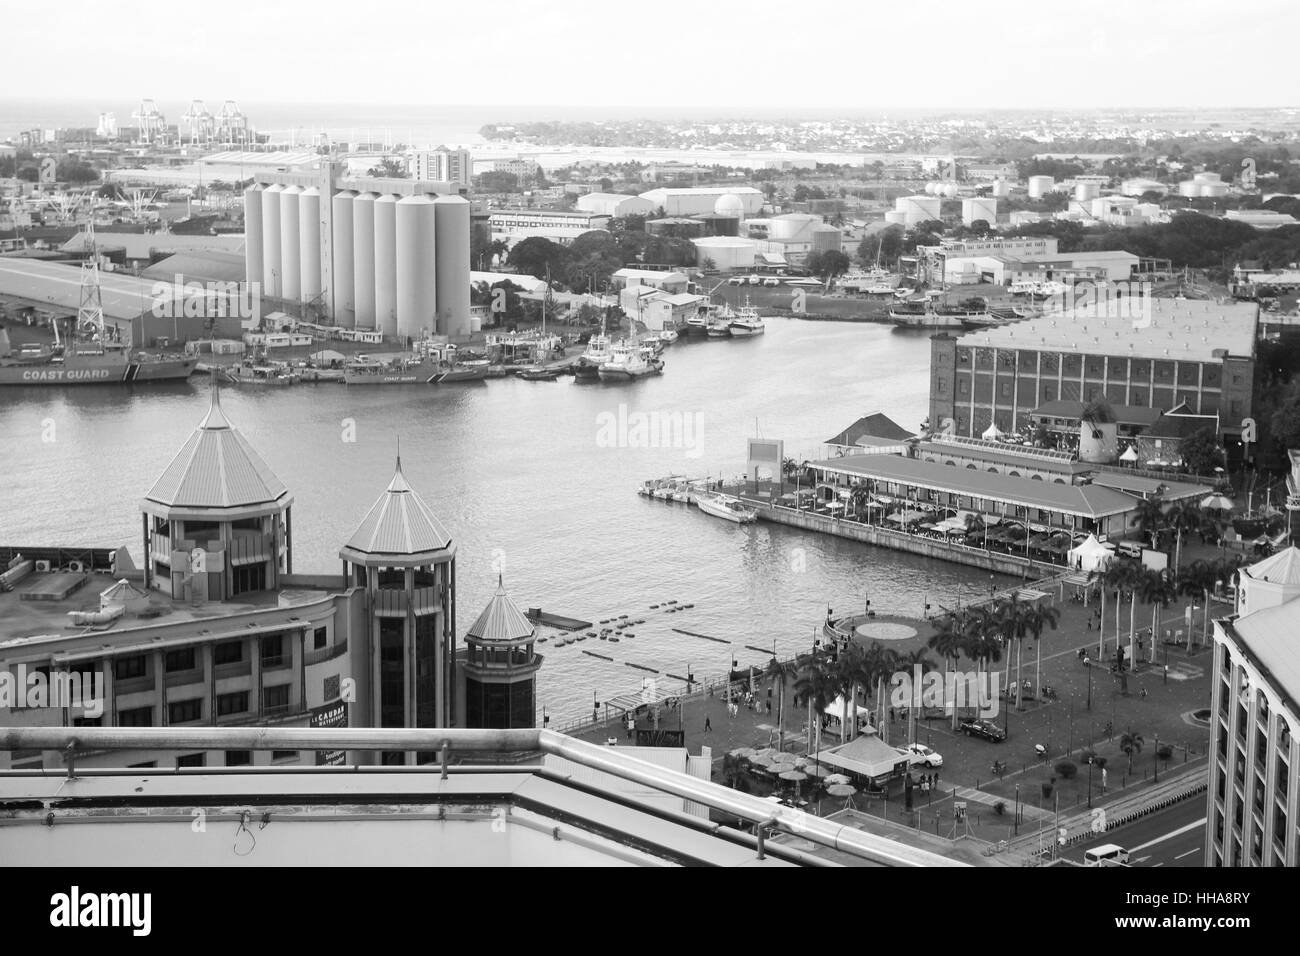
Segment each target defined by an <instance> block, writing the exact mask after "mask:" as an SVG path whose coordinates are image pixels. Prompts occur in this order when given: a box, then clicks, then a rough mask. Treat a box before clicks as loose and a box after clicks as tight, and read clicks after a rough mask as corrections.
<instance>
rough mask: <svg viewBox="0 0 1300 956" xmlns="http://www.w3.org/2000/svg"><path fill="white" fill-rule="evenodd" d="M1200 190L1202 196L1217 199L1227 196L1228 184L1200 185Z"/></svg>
mask: <svg viewBox="0 0 1300 956" xmlns="http://www.w3.org/2000/svg"><path fill="white" fill-rule="evenodd" d="M1200 190H1201V195H1202V196H1213V197H1214V198H1216V199H1217V198H1218V197H1220V196H1226V195H1228V184H1227V183H1201V184H1200Z"/></svg>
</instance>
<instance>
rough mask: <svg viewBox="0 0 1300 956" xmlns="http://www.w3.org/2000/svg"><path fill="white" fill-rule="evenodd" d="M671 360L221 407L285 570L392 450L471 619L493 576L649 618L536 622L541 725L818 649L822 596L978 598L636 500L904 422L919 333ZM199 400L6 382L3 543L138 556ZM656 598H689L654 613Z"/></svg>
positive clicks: (191, 394) (349, 521)
mask: <svg viewBox="0 0 1300 956" xmlns="http://www.w3.org/2000/svg"><path fill="white" fill-rule="evenodd" d="M664 357H665V360H666V363H667V369H666V371H665V373H664V374H663V375H662V376H658V377H652V378H648V379H643V380H640V381H636V382H630V383H625V384H608V383H592V384H586V383H576V382H575V381H574V380H573V379H572V378H561V379H559V380H558V381H551V382H545V381H542V382H528V381H521V380H518V379H500V380H493V381H487V382H480V383H475V384H465V385H448V386H427V385H426V386H402V387H388V388H373V387H372V388H364V387H356V386H353V387H347V386H343V385H339V384H320V385H298V386H294V387H291V388H284V389H265V390H256V389H236V388H227V389H225V390H223V392H222V398H221V401H222V405H223V407H224V408H225V409H226V412H227V414H228V416H229V418H230V419H231V421H232V422H233V423H234V424H235V426H236V427H237V428H239V429H240V431H241V432H242V433H243V434H244V435H245V436H246V437H247V439H248V440H249V441H250V442H251V443H252V445H253V447H254V448H255V449H256V450H257V451H258V453H259V454H260V455H261V456H262V457H263V458H264V459H265V460H266V462H267V463H268V465H269V466H270V467H271V468H272V470H273V471H274V472H275V473H276V474H277V475H278V476H279V477H280V479H281V480H282V481H283V482H284V483H285V484H286V485H287V486H288V488H289V491H290V493H291V494H292V495H293V497H294V505H293V531H294V570H295V571H296V572H300V573H332V574H337V573H339V572H340V571H341V561H340V559H339V558H338V550H339V548H340V546H342V545H343V544H344V542H346V541H347V539H348V537H349V536H350V535H351V533H352V531H353V530H354V529H355V527H356V526H357V524H358V523H359V522H360V520H361V518H362V517H363V516H364V514H365V513H366V511H367V510H368V509H369V507H370V505H371V504H372V503H373V502H374V501H375V499H376V498H377V497H378V496H379V495H380V493H381V492H382V491H383V489H384V488H385V486H386V485H387V483H388V481H389V479H390V478H391V476H392V472H393V464H394V458H395V456H396V454H397V450H398V446H399V443H400V448H401V455H402V465H403V470H404V472H405V474H406V476H407V478H408V480H409V481H410V482H411V484H412V485H413V486H414V487H415V489H416V490H417V491H418V492H419V493H420V494H421V495H423V496H424V498H425V499H426V500H427V501H428V503H429V504H430V506H431V507H432V508H433V509H434V511H435V512H436V513H437V514H438V515H439V516H440V517H441V518H442V520H443V523H444V524H445V525H446V526H447V528H448V529H449V530H450V532H451V534H452V536H453V539H454V540H455V542H456V546H457V564H458V567H457V575H458V581H457V625H458V629H459V632H460V633H461V634H463V633H464V631H465V630H466V629H467V628H468V627H469V625H470V624H471V623H472V622H473V621H474V619H475V617H476V616H477V615H478V612H479V611H480V610H481V609H482V608H483V606H484V605H485V604H486V603H487V601H488V599H489V597H490V596H491V594H492V592H493V590H494V588H495V587H496V582H497V575H498V574H501V575H502V576H503V577H504V581H505V585H506V587H507V589H508V591H509V593H510V594H511V596H512V597H513V598H514V600H515V601H516V602H517V603H518V604H519V605H520V607H522V608H528V607H541V608H543V609H544V610H547V611H551V612H554V613H556V614H561V615H566V616H569V617H576V618H581V619H584V620H589V621H592V622H593V623H594V622H598V621H600V620H602V619H607V618H617V617H618V616H620V615H628V619H629V620H634V621H635V620H641V619H644V620H645V623H644V624H636V625H632V626H630V627H628V628H627V630H628V631H631V632H632V633H633V634H634V635H635V636H634V637H626V636H625V637H622V638H621V640H620V641H619V643H617V644H610V643H609V642H607V641H600V640H597V639H595V638H588V639H587V640H586V641H584V642H582V643H576V644H570V645H568V646H566V647H555V646H554V640H555V637H556V636H557V635H558V634H559V632H555V631H552V630H550V629H543V631H542V632H541V633H544V634H546V635H547V636H548V637H549V638H550V640H549V641H548V642H547V643H546V644H544V645H542V646H541V647H540V648H539V649H540V650H541V651H542V652H543V654H544V655H545V658H546V663H545V665H544V666H543V668H542V671H541V673H540V677H539V698H540V703H542V704H544V705H545V707H546V710H547V713H548V714H549V715H551V716H552V717H553V720H552V726H554V725H556V723H562V722H563V721H564V720H565V719H566V718H570V717H577V716H581V715H582V714H583V713H586V714H590V711H591V704H592V702H593V701H594V700H604V699H607V698H608V697H610V696H614V695H617V694H625V693H630V692H632V691H635V690H636V689H637V688H639V687H640V686H641V681H642V678H644V677H648V676H652V675H651V674H650V673H649V672H648V671H645V670H640V669H637V668H633V667H630V666H628V664H638V665H642V666H643V667H646V668H652V669H654V670H658V671H660V672H661V675H660V679H662V680H664V681H665V683H666V684H667V686H668V687H670V688H677V687H680V686H681V684H680V682H678V681H675V680H671V679H668V678H666V677H665V676H664V675H667V674H676V675H684V674H686V673H687V670H688V669H689V670H690V671H691V672H692V673H693V674H694V675H695V676H696V677H697V678H702V677H710V676H718V675H721V674H722V673H724V672H725V671H726V669H727V668H728V667H729V666H730V664H731V662H732V660H735V661H737V662H738V663H739V665H740V666H742V667H743V666H745V665H747V664H762V663H764V662H765V661H766V660H767V658H768V657H770V655H771V651H770V649H771V648H772V647H773V645H774V644H775V648H776V650H777V652H778V653H779V654H782V655H783V656H788V655H791V654H793V653H794V652H796V651H798V650H801V649H804V648H807V647H809V646H810V645H811V642H812V638H813V632H814V629H815V628H816V627H817V626H818V625H819V624H820V623H821V622H822V621H823V620H824V619H825V617H826V611H827V607H828V606H830V607H832V608H834V609H835V610H836V613H842V612H846V611H850V610H856V609H858V608H861V607H862V606H863V604H864V601H865V600H866V599H867V598H870V600H871V607H872V609H873V610H876V611H880V612H887V613H894V614H902V615H908V616H912V617H920V616H921V614H922V611H923V607H924V604H925V603H926V601H927V600H928V601H929V603H930V604H931V605H932V606H933V607H932V610H935V611H937V610H939V609H940V607H941V606H952V604H953V602H955V601H956V600H957V599H958V598H960V599H961V600H963V601H966V600H969V599H971V598H972V597H978V596H980V595H983V594H987V593H988V589H989V584H990V582H989V576H988V574H987V572H981V571H977V570H974V569H970V568H966V567H962V566H960V565H956V564H949V563H946V562H941V561H932V560H927V559H924V558H920V557H915V556H911V555H905V554H900V553H896V552H892V551H888V550H883V549H877V548H872V547H869V546H866V545H862V544H858V543H855V542H850V541H844V540H839V539H835V538H831V537H828V536H823V535H818V534H815V533H810V532H804V531H800V530H798V529H794V528H785V527H781V526H777V525H772V524H767V523H763V522H759V523H758V524H752V525H744V526H740V525H735V524H732V523H730V522H726V521H722V520H719V519H717V518H712V517H709V516H707V515H704V514H702V513H700V512H699V511H698V510H697V509H695V508H691V507H688V506H686V505H684V504H673V503H669V502H663V501H655V500H651V499H648V498H644V497H641V496H639V495H637V494H636V489H637V487H638V485H639V484H640V483H641V482H642V481H644V480H645V479H647V478H655V477H661V476H666V475H673V474H677V475H685V476H689V477H705V476H713V477H726V478H730V477H735V476H738V475H740V474H741V473H742V472H743V470H744V461H745V450H746V439H747V438H748V437H753V436H756V435H757V436H759V437H763V438H768V439H775V438H779V439H783V440H784V442H785V454H786V456H787V457H792V458H796V459H799V460H803V459H807V458H814V457H818V456H820V455H821V454H822V443H823V442H824V441H825V440H826V439H828V438H830V437H831V436H833V435H835V434H836V433H838V432H839V431H841V430H842V429H843V428H845V427H846V426H847V425H849V424H850V423H852V422H853V421H855V420H856V419H858V418H859V417H861V416H862V415H866V414H869V413H871V412H874V411H878V410H879V411H884V412H885V413H886V414H888V415H890V416H891V417H892V418H894V419H895V420H896V421H898V422H899V423H900V424H901V425H903V426H904V427H907V428H909V429H916V428H917V427H918V425H919V423H920V422H921V420H922V419H923V418H924V416H925V413H926V405H927V388H928V381H929V375H928V369H929V340H928V338H927V337H926V336H925V335H923V334H922V335H917V334H907V333H901V332H898V331H896V330H894V329H892V328H890V327H888V326H883V325H874V324H858V323H853V324H849V323H832V322H801V321H798V320H793V319H768V320H767V333H766V334H765V335H762V336H759V337H756V338H752V339H746V340H724V341H706V340H697V341H688V340H686V339H683V340H681V341H679V342H678V343H677V344H676V345H674V346H672V347H671V348H670V349H668V350H667V351H666V352H665V356H664ZM208 401H209V397H208V389H207V380H206V378H204V377H203V376H196V377H195V378H194V379H193V380H192V381H191V382H190V383H189V384H180V385H174V386H173V385H157V386H148V387H137V388H134V389H131V388H120V387H100V386H83V387H78V388H64V389H58V388H13V389H6V390H5V391H4V393H3V394H0V448H2V449H3V456H2V458H3V464H2V465H0V476H2V478H3V491H4V501H3V505H2V506H0V541H3V542H4V543H5V544H11V545H20V546H36V545H81V546H96V547H116V546H118V545H122V544H125V545H127V546H128V547H129V548H130V550H131V552H132V554H133V555H135V557H136V559H137V561H139V560H140V558H141V555H142V548H141V542H140V512H139V502H140V499H141V498H142V497H143V496H144V494H145V493H146V492H147V491H148V489H149V487H150V486H151V485H152V483H153V482H154V480H155V479H156V478H157V477H158V475H159V474H161V472H162V471H163V469H164V468H165V467H166V465H167V463H168V462H169V461H170V460H171V458H172V456H173V455H174V454H175V453H176V452H177V451H178V450H179V449H180V447H181V446H182V444H183V443H184V442H185V440H186V438H187V437H188V436H189V434H190V432H191V431H192V430H193V429H194V427H195V426H196V425H197V424H198V422H199V421H200V419H201V418H202V417H203V413H204V410H205V408H206V406H207V403H208ZM668 601H676V602H678V605H681V604H692V605H694V606H693V607H692V608H690V609H687V610H683V611H678V612H675V613H672V614H668V613H665V609H664V608H661V609H659V610H656V611H651V610H650V605H653V604H660V605H663V604H665V603H666V602H668ZM600 629H601V626H600V625H599V624H596V625H595V630H597V631H599V630H600ZM681 631H689V632H692V633H691V634H684V633H680V632H681ZM2 633H3V622H0V635H2ZM694 635H708V636H710V637H715V638H719V639H722V640H725V641H730V642H731V643H722V642H721V641H717V640H706V639H704V638H702V637H698V636H694ZM745 645H751V646H753V647H758V648H764V649H767V650H765V651H763V652H759V651H755V650H751V649H747V648H746V647H745ZM584 650H590V651H593V652H595V653H599V654H602V655H604V656H607V657H610V658H612V659H613V660H612V661H605V660H601V659H598V658H595V657H592V656H589V655H586V654H583V653H582V651H584Z"/></svg>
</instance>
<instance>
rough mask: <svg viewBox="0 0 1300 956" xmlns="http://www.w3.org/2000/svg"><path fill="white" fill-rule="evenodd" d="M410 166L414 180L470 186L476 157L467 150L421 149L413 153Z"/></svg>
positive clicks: (442, 147)
mask: <svg viewBox="0 0 1300 956" xmlns="http://www.w3.org/2000/svg"><path fill="white" fill-rule="evenodd" d="M408 166H409V168H410V171H411V177H412V178H413V179H422V180H427V181H432V182H436V183H456V184H457V185H460V186H469V184H470V180H472V179H473V178H474V157H473V156H471V155H470V151H469V150H467V149H451V148H450V147H448V146H439V147H438V148H437V149H421V150H416V151H415V152H413V153H411V155H410V158H409V160H408Z"/></svg>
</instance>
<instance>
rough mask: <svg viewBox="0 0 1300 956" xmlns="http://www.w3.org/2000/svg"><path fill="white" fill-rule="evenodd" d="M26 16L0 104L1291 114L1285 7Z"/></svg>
mask: <svg viewBox="0 0 1300 956" xmlns="http://www.w3.org/2000/svg"><path fill="white" fill-rule="evenodd" d="M27 9H28V10H29V11H31V12H32V14H33V22H32V23H30V24H29V25H28V26H27V27H26V28H24V27H23V26H22V18H23V16H25V15H22V14H20V15H18V17H17V18H15V17H14V16H6V18H5V22H6V25H7V26H8V27H13V28H16V30H17V31H18V32H19V34H22V33H23V32H24V30H25V32H26V33H27V35H29V36H30V35H31V31H44V30H46V29H48V30H50V38H51V39H50V42H44V41H41V42H36V41H33V42H8V43H6V44H5V51H4V59H5V61H6V62H5V69H4V74H5V76H6V77H7V78H9V79H10V80H13V79H14V78H15V77H30V79H27V80H24V81H23V82H22V84H21V85H20V86H19V85H11V86H10V88H9V90H8V91H7V92H6V94H5V95H7V96H13V95H16V94H22V95H24V96H30V97H33V98H38V99H60V100H71V99H84V100H87V101H95V100H126V101H131V102H138V101H139V100H140V99H141V98H143V97H152V98H154V99H157V100H160V101H163V100H168V101H183V102H188V101H189V100H190V99H192V98H202V99H206V100H207V101H208V102H209V103H212V102H214V101H215V102H217V103H220V102H221V101H222V100H224V99H237V100H249V101H262V102H266V101H276V102H287V103H389V104H393V103H402V104H428V105H473V106H478V105H496V104H522V105H568V106H578V105H581V106H588V107H610V108H611V115H614V116H627V115H629V114H628V110H633V111H635V110H637V109H655V110H657V111H658V110H665V109H668V110H671V109H673V108H682V109H687V108H689V109H691V110H693V111H694V110H698V109H701V108H718V109H719V110H725V109H727V108H731V109H735V110H737V111H742V110H756V109H761V110H764V111H771V110H798V109H800V108H816V109H817V110H818V111H819V112H824V111H827V110H832V111H834V110H842V111H845V112H850V111H854V110H857V111H862V112H874V111H876V110H887V109H890V108H896V109H905V108H916V109H931V108H933V109H961V110H979V109H993V108H999V109H1000V108H1027V109H1053V108H1057V109H1060V108H1071V107H1075V108H1091V107H1096V108H1118V107H1126V106H1127V107H1146V106H1176V107H1178V106H1182V107H1226V106H1253V107H1268V106H1287V105H1297V103H1300V92H1298V91H1300V84H1298V83H1297V82H1296V77H1295V68H1294V66H1293V63H1292V61H1291V59H1290V58H1289V56H1288V55H1286V53H1285V52H1284V47H1283V44H1282V43H1281V42H1278V43H1276V44H1275V43H1274V42H1272V41H1271V40H1270V39H1269V38H1270V37H1277V38H1281V37H1294V36H1296V35H1297V29H1296V28H1297V26H1300V4H1298V3H1296V0H1234V2H1232V3H1222V2H1220V0H1210V2H1207V0H1092V2H1089V3H1087V4H1076V3H1071V4H1065V3H1053V2H1051V0H983V2H980V3H969V2H955V0H929V2H926V3H894V2H882V0H821V2H817V3H813V4H807V5H804V4H797V3H792V2H790V0H654V2H651V3H637V4H632V3H628V2H620V0H603V2H595V0H549V2H536V0H534V2H529V0H492V2H490V3H484V4H481V5H478V4H470V3H466V2H464V0H461V2H458V3H456V4H454V5H451V4H447V3H444V2H440V0H423V2H421V0H386V2H384V3H380V4H374V5H370V4H364V3H358V2H355V0H351V2H347V3H341V2H337V0H313V2H310V3H308V2H302V0H219V2H217V3H204V4H198V3H192V2H187V0H173V2H170V3H167V4H159V3H158V2H157V0H108V2H105V0H60V2H59V3H58V4H57V5H56V6H55V7H52V8H51V9H50V10H49V11H46V12H42V13H40V14H39V22H37V20H36V16H35V11H36V9H37V8H36V7H35V6H33V5H29V6H28V7H27ZM51 17H54V18H57V20H58V23H51V21H50V18H51ZM60 23H61V24H63V26H62V27H60V26H59V24H60ZM89 25H93V28H90V26H89ZM1286 42H1290V41H1289V40H1288V41H1286Z"/></svg>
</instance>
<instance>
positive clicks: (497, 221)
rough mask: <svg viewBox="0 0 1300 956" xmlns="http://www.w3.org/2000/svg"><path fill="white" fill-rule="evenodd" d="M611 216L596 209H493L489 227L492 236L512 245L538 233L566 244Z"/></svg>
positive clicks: (604, 222) (600, 225)
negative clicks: (577, 210) (595, 210)
mask: <svg viewBox="0 0 1300 956" xmlns="http://www.w3.org/2000/svg"><path fill="white" fill-rule="evenodd" d="M609 219H610V217H609V216H607V215H602V214H600V213H595V212H567V211H564V210H560V209H493V210H492V211H491V213H490V214H489V215H488V228H489V229H490V230H491V232H492V238H493V239H501V240H503V241H504V242H507V243H509V244H510V245H512V246H513V245H514V244H515V243H516V242H519V241H520V240H521V239H531V238H532V237H534V236H540V237H542V238H543V239H550V240H551V241H552V242H558V243H560V244H561V245H568V244H569V243H570V242H572V241H573V240H574V239H577V238H578V237H579V236H580V235H582V234H583V233H584V232H591V231H592V230H593V229H605V228H606V227H608V226H609Z"/></svg>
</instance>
